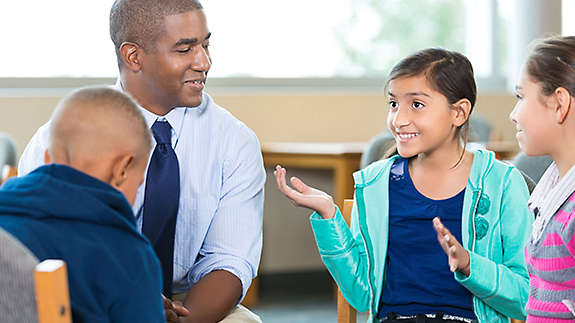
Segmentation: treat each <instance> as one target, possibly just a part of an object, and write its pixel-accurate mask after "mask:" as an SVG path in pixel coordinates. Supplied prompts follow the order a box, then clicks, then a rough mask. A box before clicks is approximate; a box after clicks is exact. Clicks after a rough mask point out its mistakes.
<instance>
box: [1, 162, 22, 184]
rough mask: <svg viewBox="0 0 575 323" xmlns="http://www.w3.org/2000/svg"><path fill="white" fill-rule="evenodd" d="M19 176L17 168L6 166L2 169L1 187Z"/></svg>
mask: <svg viewBox="0 0 575 323" xmlns="http://www.w3.org/2000/svg"><path fill="white" fill-rule="evenodd" d="M14 176H18V169H17V168H16V167H13V166H10V165H5V166H4V167H3V168H2V174H1V177H0V185H2V184H4V182H5V181H6V180H7V179H9V178H10V177H14Z"/></svg>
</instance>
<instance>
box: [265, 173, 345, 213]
mask: <svg viewBox="0 0 575 323" xmlns="http://www.w3.org/2000/svg"><path fill="white" fill-rule="evenodd" d="M274 175H275V177H276V182H277V184H278V188H279V190H280V191H281V192H282V193H283V194H284V195H285V196H287V198H289V199H290V200H291V201H292V203H293V204H295V205H297V206H302V207H306V208H308V209H312V210H314V211H316V212H317V213H319V215H321V217H322V218H324V219H331V218H333V217H334V216H335V206H334V204H333V198H332V197H331V196H329V194H327V193H325V192H322V191H320V190H318V189H315V188H313V187H309V186H307V185H306V184H305V183H304V182H302V181H301V180H300V179H299V178H297V177H292V178H290V183H291V185H292V186H293V187H294V188H295V190H294V189H293V188H291V187H289V186H288V185H287V183H286V170H285V168H283V167H281V166H280V165H277V166H276V169H275V171H274Z"/></svg>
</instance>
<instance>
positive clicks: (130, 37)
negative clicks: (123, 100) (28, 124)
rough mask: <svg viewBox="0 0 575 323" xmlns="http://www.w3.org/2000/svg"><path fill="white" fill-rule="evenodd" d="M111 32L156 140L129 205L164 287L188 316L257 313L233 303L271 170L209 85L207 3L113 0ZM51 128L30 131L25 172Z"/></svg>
mask: <svg viewBox="0 0 575 323" xmlns="http://www.w3.org/2000/svg"><path fill="white" fill-rule="evenodd" d="M110 35H111V38H112V41H113V42H114V45H115V48H116V54H117V57H118V64H119V68H120V78H119V82H118V87H120V88H121V89H122V90H124V91H126V92H128V93H130V94H131V95H132V96H133V97H134V98H135V99H136V101H137V102H138V103H139V104H140V106H141V107H142V112H143V114H144V116H145V118H146V121H147V123H148V126H149V127H151V128H152V130H153V131H154V133H155V138H156V142H160V144H159V145H156V147H155V148H154V151H153V153H152V157H151V159H150V166H149V167H148V170H147V177H146V180H145V183H144V185H143V186H142V187H140V189H139V191H138V196H137V198H136V201H135V204H134V206H133V209H134V213H135V214H136V217H137V222H138V226H139V228H140V229H141V230H142V233H143V234H144V235H146V236H147V237H148V238H149V239H150V240H151V242H152V244H153V245H154V249H155V250H156V253H157V255H158V257H159V258H160V262H161V263H162V269H163V274H164V287H163V291H164V295H165V296H167V297H170V294H172V293H174V294H184V296H185V297H183V298H184V305H185V307H187V309H188V310H189V313H188V312H185V311H183V310H182V309H180V308H179V307H177V306H176V312H177V314H179V315H181V316H182V317H181V320H182V321H184V322H202V323H204V322H218V321H220V320H222V319H224V318H225V317H226V316H228V319H227V321H226V322H259V318H257V317H256V316H255V315H253V314H252V313H251V312H249V311H247V310H246V309H244V308H242V307H239V306H236V305H237V304H238V303H239V301H240V300H241V299H242V298H243V296H244V295H245V293H246V291H247V289H248V287H249V286H250V283H251V280H252V279H253V278H254V277H255V276H256V273H257V268H258V264H259V259H260V255H261V247H262V233H261V230H262V213H263V186H264V182H265V171H264V168H263V162H262V157H261V152H260V146H259V142H258V140H257V137H256V136H255V135H254V133H253V132H252V131H251V130H250V129H249V128H248V127H246V126H245V125H244V124H243V123H241V122H240V121H238V120H237V119H236V118H234V117H233V116H232V115H231V114H230V113H229V112H227V111H226V110H224V109H223V108H221V107H219V106H217V105H216V104H215V103H214V102H213V100H212V99H211V98H210V97H209V96H208V95H207V94H205V93H204V92H203V89H204V85H205V82H206V77H207V74H208V71H209V70H210V67H211V58H210V55H209V39H210V32H209V29H208V27H207V22H206V17H205V15H204V12H203V10H202V6H201V5H200V3H199V2H198V1H197V0H165V1H157V0H116V2H115V3H114V5H113V6H112V10H111V13H110ZM47 128H49V124H48V125H45V126H43V127H42V128H40V129H39V130H38V132H37V133H36V135H35V136H34V138H32V140H31V141H30V143H29V145H28V147H27V148H26V151H25V152H24V155H23V157H22V159H21V161H20V167H19V170H20V173H26V172H28V171H30V170H32V169H34V168H35V167H37V165H38V164H39V159H40V158H41V157H40V154H41V151H42V149H43V147H45V146H46V145H47V139H46V135H45V134H46V131H47ZM230 311H231V314H230ZM236 317H238V318H237V319H236Z"/></svg>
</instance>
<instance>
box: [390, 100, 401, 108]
mask: <svg viewBox="0 0 575 323" xmlns="http://www.w3.org/2000/svg"><path fill="white" fill-rule="evenodd" d="M398 106H399V104H398V103H397V102H395V101H389V108H390V109H397V107H398Z"/></svg>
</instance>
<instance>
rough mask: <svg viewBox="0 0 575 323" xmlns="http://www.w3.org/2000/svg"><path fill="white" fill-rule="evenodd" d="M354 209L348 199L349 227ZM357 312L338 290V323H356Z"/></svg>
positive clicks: (346, 211)
mask: <svg viewBox="0 0 575 323" xmlns="http://www.w3.org/2000/svg"><path fill="white" fill-rule="evenodd" d="M352 208H353V200H350V199H346V200H344V201H343V212H342V215H343V218H344V219H345V222H346V223H347V225H348V226H349V225H350V221H351V210H352ZM356 322H357V311H356V309H355V308H353V307H351V305H349V303H348V302H347V300H346V299H345V297H343V295H342V294H341V291H340V290H339V288H338V289H337V323H356Z"/></svg>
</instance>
